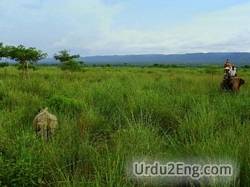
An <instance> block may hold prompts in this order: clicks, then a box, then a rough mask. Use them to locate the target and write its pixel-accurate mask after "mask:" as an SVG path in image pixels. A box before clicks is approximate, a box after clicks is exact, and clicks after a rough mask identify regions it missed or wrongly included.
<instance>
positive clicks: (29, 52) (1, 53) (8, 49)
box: [0, 43, 47, 72]
mask: <svg viewBox="0 0 250 187" xmlns="http://www.w3.org/2000/svg"><path fill="white" fill-rule="evenodd" d="M46 56H47V54H46V53H43V52H42V51H41V50H38V49H36V48H33V47H29V48H27V47H24V46H23V45H19V46H3V44H2V43H1V44H0V58H1V57H5V58H9V59H11V60H15V61H16V62H18V63H19V64H20V65H21V69H22V70H23V71H24V72H27V71H28V68H29V64H30V63H36V62H37V61H39V60H41V59H43V58H45V57H46Z"/></svg>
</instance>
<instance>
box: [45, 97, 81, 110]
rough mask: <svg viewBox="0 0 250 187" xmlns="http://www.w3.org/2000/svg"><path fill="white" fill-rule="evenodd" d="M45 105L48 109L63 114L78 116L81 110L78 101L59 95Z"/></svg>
mask: <svg viewBox="0 0 250 187" xmlns="http://www.w3.org/2000/svg"><path fill="white" fill-rule="evenodd" d="M47 103H48V106H49V107H50V108H52V109H54V110H56V111H58V112H61V113H64V114H73V115H74V114H79V113H81V111H82V109H83V105H82V103H80V102H79V101H77V100H75V99H72V98H67V97H64V96H59V95H57V96H53V97H51V98H49V99H48V101H47Z"/></svg>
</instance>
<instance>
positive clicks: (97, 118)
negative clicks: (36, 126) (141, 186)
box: [0, 67, 250, 186]
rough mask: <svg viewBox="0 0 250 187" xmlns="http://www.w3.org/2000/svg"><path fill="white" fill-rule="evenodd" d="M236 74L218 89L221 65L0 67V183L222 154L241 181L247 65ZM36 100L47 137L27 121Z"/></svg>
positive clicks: (111, 176) (117, 172)
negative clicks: (22, 70)
mask: <svg viewBox="0 0 250 187" xmlns="http://www.w3.org/2000/svg"><path fill="white" fill-rule="evenodd" d="M239 74H240V75H241V77H243V78H244V79H245V80H246V84H245V85H244V86H243V87H242V90H241V92H240V93H239V94H237V95H235V94H229V93H221V92H220V91H219V90H218V85H219V83H220V81H221V78H222V73H221V70H220V69H214V70H213V74H211V69H209V68H185V69H184V68H165V69H164V68H112V67H107V68H86V69H85V70H84V71H82V72H74V73H70V72H63V71H61V70H59V69H57V68H53V67H52V68H40V69H38V70H37V71H31V72H30V79H28V80H23V79H21V78H20V76H19V72H18V70H16V69H14V68H13V67H8V68H1V69H0V137H1V138H0V166H1V167H0V185H7V186H133V185H136V184H135V183H133V182H132V181H131V180H129V179H128V178H127V177H126V173H125V167H126V164H127V162H128V161H131V159H133V158H135V157H142V158H143V157H145V156H147V157H152V158H165V159H171V158H175V159H176V158H191V157H200V158H204V159H207V160H213V159H215V160H218V159H224V160H225V159H229V160H232V161H234V162H236V163H237V164H238V165H239V167H240V174H239V176H238V178H237V179H235V180H234V181H233V182H232V183H231V185H232V186H247V184H249V183H250V173H249V171H250V156H249V155H250V149H249V147H250V136H249V132H250V97H249V96H250V87H249V84H248V82H249V80H250V72H249V71H247V70H244V69H242V70H239ZM45 106H48V107H49V110H50V111H51V112H52V113H54V114H55V115H57V116H58V119H59V126H60V127H59V129H58V130H57V133H56V136H55V137H54V139H53V141H51V142H49V143H44V142H42V141H40V140H39V139H38V138H36V137H35V134H34V131H33V129H32V120H33V118H34V116H35V115H36V114H37V112H38V111H39V109H40V108H42V107H45ZM211 185H212V186H216V185H215V184H212V183H211ZM229 185H230V184H225V186H229ZM204 186H205V184H204ZM219 186H221V185H219Z"/></svg>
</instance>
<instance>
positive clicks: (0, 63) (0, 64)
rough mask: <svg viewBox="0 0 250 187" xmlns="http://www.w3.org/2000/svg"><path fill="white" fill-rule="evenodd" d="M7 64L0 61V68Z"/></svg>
mask: <svg viewBox="0 0 250 187" xmlns="http://www.w3.org/2000/svg"><path fill="white" fill-rule="evenodd" d="M8 66H9V64H8V63H6V62H0V68H4V67H8Z"/></svg>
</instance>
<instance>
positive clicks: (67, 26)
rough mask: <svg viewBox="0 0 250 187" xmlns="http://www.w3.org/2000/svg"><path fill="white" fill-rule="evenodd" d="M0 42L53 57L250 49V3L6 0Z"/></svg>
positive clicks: (0, 12) (0, 10) (1, 2)
mask: <svg viewBox="0 0 250 187" xmlns="http://www.w3.org/2000/svg"><path fill="white" fill-rule="evenodd" d="M0 41H1V42H3V43H5V44H24V45H27V46H31V47H37V48H39V49H42V50H44V51H46V52H47V53H48V54H49V55H53V54H54V53H55V52H56V51H58V50H61V49H69V50H70V51H71V52H75V53H79V54H81V55H82V56H89V55H110V54H152V53H157V54H159V53H163V54H170V53H192V52H231V51H236V52H238V51H242V52H250V1H246V0H202V1H201V0H0Z"/></svg>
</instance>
